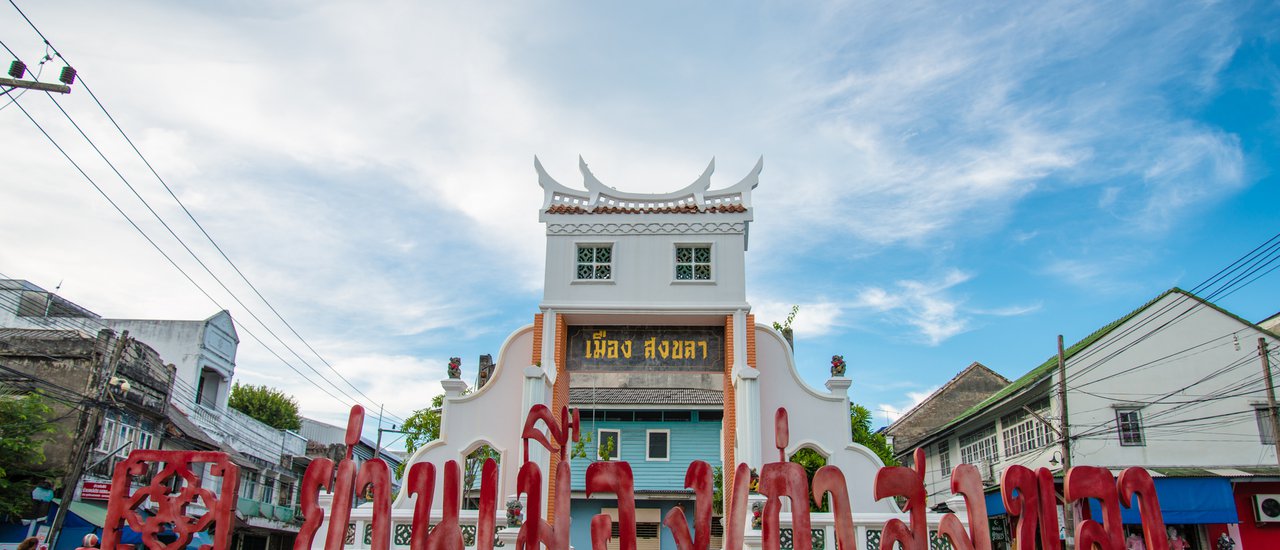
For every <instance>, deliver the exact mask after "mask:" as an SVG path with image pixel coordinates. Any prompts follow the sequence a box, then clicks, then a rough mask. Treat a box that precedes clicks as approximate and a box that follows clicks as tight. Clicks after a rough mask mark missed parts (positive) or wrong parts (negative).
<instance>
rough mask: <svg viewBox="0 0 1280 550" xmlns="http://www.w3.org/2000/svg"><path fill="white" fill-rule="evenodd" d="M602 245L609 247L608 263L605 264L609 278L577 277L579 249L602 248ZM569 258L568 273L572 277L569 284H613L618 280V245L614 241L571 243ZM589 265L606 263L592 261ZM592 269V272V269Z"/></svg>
mask: <svg viewBox="0 0 1280 550" xmlns="http://www.w3.org/2000/svg"><path fill="white" fill-rule="evenodd" d="M602 247H603V248H608V249H609V263H608V264H607V265H608V266H609V278H608V279H595V278H592V279H581V278H579V277H578V266H579V263H578V252H579V251H581V250H582V249H583V248H602ZM569 260H570V262H571V265H570V269H571V271H570V273H572V274H573V277H572V278H571V279H570V281H571V284H579V285H582V284H588V285H592V284H594V285H600V284H613V282H614V281H616V280H618V245H617V244H616V243H615V242H614V241H590V242H577V243H573V257H571V258H569ZM591 265H592V266H600V265H606V264H603V263H599V262H594V261H593V262H592V263H591ZM592 271H593V273H594V269H593V270H592Z"/></svg>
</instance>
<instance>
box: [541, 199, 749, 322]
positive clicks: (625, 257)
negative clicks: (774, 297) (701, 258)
mask: <svg viewBox="0 0 1280 550" xmlns="http://www.w3.org/2000/svg"><path fill="white" fill-rule="evenodd" d="M722 216H730V215H728V214H725V215H720V214H654V215H645V214H592V215H590V216H589V219H587V220H584V221H590V222H591V223H592V224H593V225H598V226H599V228H600V232H597V233H589V234H573V235H553V234H550V233H548V235H547V259H546V278H545V281H546V284H545V287H544V289H543V292H544V294H543V300H544V303H545V304H547V305H550V306H553V307H555V306H563V305H568V304H572V305H573V306H575V307H584V308H591V307H609V306H623V305H625V306H631V307H634V306H637V305H639V304H644V307H664V306H679V307H681V308H684V309H699V308H702V309H705V308H717V307H719V308H729V309H733V308H735V307H741V306H742V305H743V304H744V303H745V302H746V290H745V289H746V283H745V274H746V270H745V263H744V262H745V256H744V250H743V248H744V235H743V233H742V232H741V230H738V231H732V230H729V231H723V232H715V233H705V234H694V235H690V234H675V232H674V231H672V232H671V233H670V234H657V235H654V234H644V233H641V234H629V233H625V231H626V229H625V228H626V227H643V226H645V224H646V223H648V222H654V223H662V224H672V225H673V227H674V226H676V225H683V226H688V225H691V224H697V225H704V224H708V222H717V221H721V220H722V219H723V218H722ZM738 216H741V214H739V215H738ZM577 217H578V218H583V216H577ZM725 225H729V224H725ZM609 227H619V228H623V229H617V230H616V232H609V231H608V229H607V228H609ZM601 243H604V244H612V246H613V270H612V271H613V279H612V280H610V281H581V280H578V279H577V263H576V260H577V249H578V245H579V244H601ZM677 244H710V245H711V247H712V249H711V254H712V278H713V280H712V281H709V282H706V281H676V280H675V247H676V245H677Z"/></svg>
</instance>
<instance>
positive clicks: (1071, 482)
mask: <svg viewBox="0 0 1280 550" xmlns="http://www.w3.org/2000/svg"><path fill="white" fill-rule="evenodd" d="M1064 485H1065V486H1066V500H1067V502H1075V501H1077V500H1079V501H1084V502H1081V504H1087V503H1088V502H1087V500H1086V499H1090V498H1093V499H1097V500H1098V501H1099V502H1101V503H1102V523H1098V522H1097V521H1094V520H1092V519H1085V520H1084V521H1081V522H1079V524H1077V525H1076V547H1077V548H1092V546H1090V545H1097V546H1098V547H1099V548H1101V549H1102V550H1121V549H1123V548H1124V530H1123V528H1122V526H1121V524H1120V502H1119V500H1120V499H1119V498H1118V494H1117V493H1116V480H1115V476H1113V475H1111V472H1110V471H1109V470H1107V469H1105V468H1098V467H1096V466H1076V467H1074V468H1072V469H1071V470H1070V471H1068V472H1067V478H1066V481H1065V482H1064ZM1086 508H1087V507H1086Z"/></svg>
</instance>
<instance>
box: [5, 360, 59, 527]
mask: <svg viewBox="0 0 1280 550" xmlns="http://www.w3.org/2000/svg"><path fill="white" fill-rule="evenodd" d="M50 411H51V409H50V408H49V407H48V406H47V405H45V404H44V399H43V398H42V397H41V396H40V395H38V394H34V393H31V394H26V395H21V394H19V393H18V392H15V391H13V390H11V389H10V388H8V387H6V386H3V385H0V516H4V515H11V516H17V515H19V514H21V513H23V512H25V511H26V509H27V507H28V506H30V505H31V488H32V487H34V486H35V484H36V482H37V481H39V480H41V479H43V478H44V476H45V475H47V473H48V472H45V471H43V470H40V469H38V468H39V466H40V465H41V464H44V438H43V437H41V436H42V435H44V434H47V433H51V432H53V431H55V428H54V426H53V423H52V422H50V421H49V418H48V417H49V413H50Z"/></svg>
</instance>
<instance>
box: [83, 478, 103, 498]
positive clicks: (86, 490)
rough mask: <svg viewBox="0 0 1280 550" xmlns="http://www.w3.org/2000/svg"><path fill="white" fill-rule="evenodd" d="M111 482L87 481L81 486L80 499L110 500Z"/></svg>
mask: <svg viewBox="0 0 1280 550" xmlns="http://www.w3.org/2000/svg"><path fill="white" fill-rule="evenodd" d="M110 499H111V484H110V483H101V482H97V481H86V482H84V485H81V486H80V500H110Z"/></svg>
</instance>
